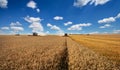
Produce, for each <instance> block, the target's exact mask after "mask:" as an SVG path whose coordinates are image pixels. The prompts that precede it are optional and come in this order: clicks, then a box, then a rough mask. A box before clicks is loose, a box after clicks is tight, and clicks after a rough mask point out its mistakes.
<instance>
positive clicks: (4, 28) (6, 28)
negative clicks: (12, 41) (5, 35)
mask: <svg viewBox="0 0 120 70" xmlns="http://www.w3.org/2000/svg"><path fill="white" fill-rule="evenodd" d="M1 29H2V30H9V27H1Z"/></svg>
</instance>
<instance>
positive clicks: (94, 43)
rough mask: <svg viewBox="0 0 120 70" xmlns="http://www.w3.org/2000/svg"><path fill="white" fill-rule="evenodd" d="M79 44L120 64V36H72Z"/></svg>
mask: <svg viewBox="0 0 120 70" xmlns="http://www.w3.org/2000/svg"><path fill="white" fill-rule="evenodd" d="M70 37H71V38H72V39H73V40H75V41H77V42H78V43H79V44H81V45H83V46H85V47H87V48H89V49H91V50H93V51H95V52H96V53H98V54H100V55H102V56H105V57H107V58H108V59H110V60H113V61H115V62H118V64H120V35H119V34H118V35H112V34H111V35H71V36H70Z"/></svg>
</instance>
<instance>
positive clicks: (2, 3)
mask: <svg viewBox="0 0 120 70" xmlns="http://www.w3.org/2000/svg"><path fill="white" fill-rule="evenodd" d="M7 5H8V0H0V7H1V8H7Z"/></svg>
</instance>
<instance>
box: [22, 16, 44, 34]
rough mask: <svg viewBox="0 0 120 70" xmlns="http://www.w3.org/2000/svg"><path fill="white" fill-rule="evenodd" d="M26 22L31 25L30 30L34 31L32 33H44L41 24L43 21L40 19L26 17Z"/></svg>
mask: <svg viewBox="0 0 120 70" xmlns="http://www.w3.org/2000/svg"><path fill="white" fill-rule="evenodd" d="M24 20H25V21H27V22H29V23H31V24H30V25H29V28H31V29H32V32H42V31H43V30H44V29H43V26H42V24H41V21H42V20H43V19H41V18H39V17H29V16H27V17H25V18H24Z"/></svg>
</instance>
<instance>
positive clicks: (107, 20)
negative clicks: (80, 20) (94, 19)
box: [98, 13, 120, 24]
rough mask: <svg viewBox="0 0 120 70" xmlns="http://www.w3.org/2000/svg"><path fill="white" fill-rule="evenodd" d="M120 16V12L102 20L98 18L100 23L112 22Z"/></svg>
mask: <svg viewBox="0 0 120 70" xmlns="http://www.w3.org/2000/svg"><path fill="white" fill-rule="evenodd" d="M118 18H120V13H118V15H117V16H115V17H109V18H104V19H102V20H98V23H100V24H101V23H112V22H115V21H116V19H118Z"/></svg>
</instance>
